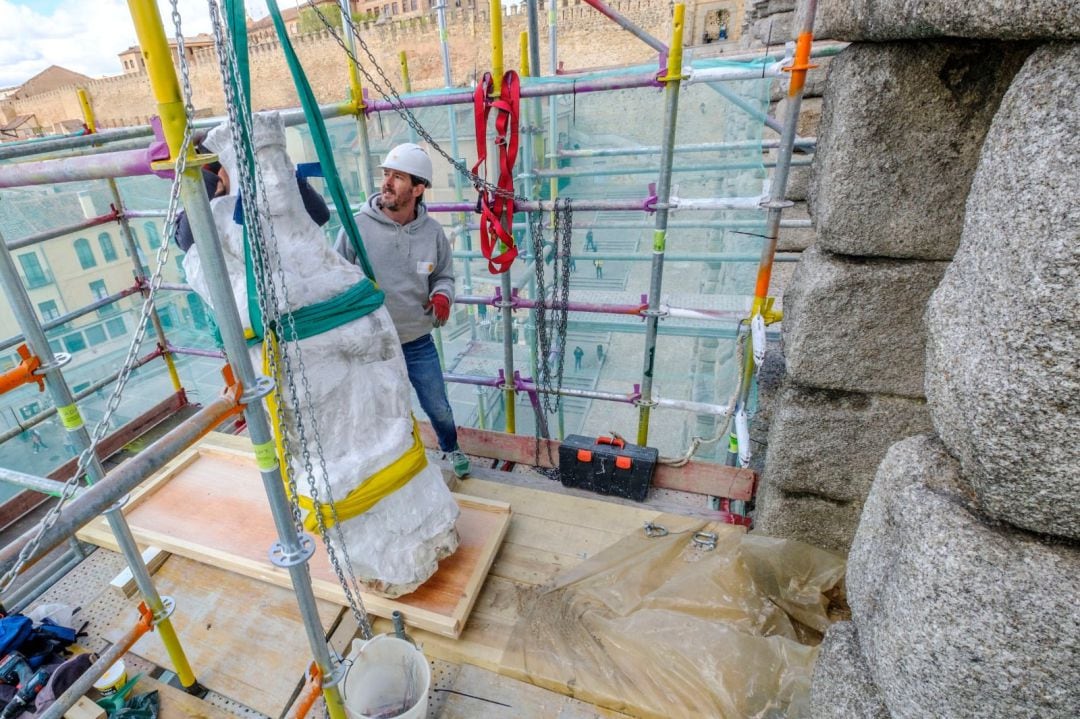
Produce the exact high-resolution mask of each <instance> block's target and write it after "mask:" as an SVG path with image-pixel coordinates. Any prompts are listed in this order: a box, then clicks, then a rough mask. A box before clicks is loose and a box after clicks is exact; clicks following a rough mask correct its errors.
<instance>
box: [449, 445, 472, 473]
mask: <svg viewBox="0 0 1080 719" xmlns="http://www.w3.org/2000/svg"><path fill="white" fill-rule="evenodd" d="M449 458H450V461H451V462H453V463H454V476H455V477H457V478H458V479H460V478H462V477H464V476H465V475H467V474H468V473H469V458H468V457H467V456H466V455H465V453H464V452H462V451H461V450H460V449H455V450H454V451H453V452H450V453H449Z"/></svg>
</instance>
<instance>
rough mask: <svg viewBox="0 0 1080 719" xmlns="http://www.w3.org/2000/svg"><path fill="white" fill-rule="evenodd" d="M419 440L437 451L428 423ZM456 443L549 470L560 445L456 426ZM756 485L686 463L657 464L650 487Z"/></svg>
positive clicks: (739, 475)
mask: <svg viewBox="0 0 1080 719" xmlns="http://www.w3.org/2000/svg"><path fill="white" fill-rule="evenodd" d="M420 437H421V438H422V439H423V440H424V445H425V446H426V447H428V448H429V449H438V442H437V440H436V439H435V431H434V430H433V429H432V428H431V424H430V423H429V422H421V423H420ZM458 444H459V445H460V446H461V449H462V450H463V451H464V452H465V453H466V454H471V455H475V456H478V457H490V458H492V459H498V460H502V461H505V462H513V463H514V464H528V465H532V466H536V467H549V468H550V467H557V466H558V458H559V445H560V444H561V443H560V442H558V441H557V440H553V439H542V440H540V444H539V452H538V451H537V440H536V438H535V437H530V436H524V435H516V434H505V433H503V432H492V431H490V430H483V429H474V428H472V427H458ZM552 460H554V461H552ZM756 482H757V473H756V472H754V471H753V470H750V469H742V468H739V467H728V466H725V465H722V464H714V463H712V462H699V461H695V460H690V461H689V462H687V463H686V464H685V465H683V466H682V467H671V466H669V465H666V464H658V465H657V466H656V474H655V475H653V481H652V486H654V487H658V488H660V489H674V490H678V491H680V492H693V493H695V494H704V495H707V496H710V497H726V498H728V499H742V500H748V499H751V498H753V496H754V485H755V484H756Z"/></svg>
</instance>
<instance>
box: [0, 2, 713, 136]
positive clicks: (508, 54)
mask: <svg viewBox="0 0 1080 719" xmlns="http://www.w3.org/2000/svg"><path fill="white" fill-rule="evenodd" d="M542 5H543V3H542ZM611 5H612V6H613V7H614V8H615V9H616V10H618V11H619V12H621V13H623V14H624V15H626V16H628V17H629V18H631V19H632V20H633V21H634V22H636V23H638V24H639V25H640V26H641V27H643V28H645V29H646V30H648V31H649V32H651V33H652V34H654V35H655V36H657V37H661V38H665V39H666V38H667V37H668V36H669V35H670V12H671V10H670V5H669V3H667V2H658V1H657V0H615V1H614V2H612V3H611ZM733 5H734V3H733ZM557 12H558V18H557V23H558V34H557V43H558V47H559V58H560V59H561V61H562V62H563V63H564V64H565V65H566V67H567V68H568V69H582V68H592V67H604V66H611V65H621V64H626V63H635V62H647V61H649V60H650V58H654V57H655V52H654V51H653V50H651V49H650V48H649V47H648V46H647V45H645V44H644V43H642V42H641V41H639V40H637V39H635V38H634V37H632V36H631V35H629V34H628V33H627V32H626V31H625V30H622V29H621V28H620V27H618V26H617V25H615V24H614V23H613V22H611V21H610V20H608V19H607V18H605V17H604V16H603V15H601V14H600V13H598V12H597V11H596V10H594V9H592V8H591V7H589V6H588V5H585V4H568V3H565V2H564V3H563V4H562V5H561V6H560V7H559V8H558V10H557ZM540 22H541V27H540V36H541V37H540V43H541V57H542V61H543V62H544V68H543V70H544V73H545V74H547V73H548V68H547V62H548V59H547V58H548V51H547V46H548V27H547V10H546V9H543V8H542V10H541V18H540ZM526 23H527V21H526V13H525V9H524V7H523V6H518V7H515V8H508V12H507V14H506V16H505V17H504V18H503V37H504V38H505V47H504V58H505V59H504V66H505V68H506V69H512V68H513V69H518V68H519V67H520V57H519V52H518V48H519V44H518V37H519V35H520V33H521V32H522V31H524V30H525V29H526ZM447 25H448V36H449V45H450V55H451V66H452V67H453V68H454V71H455V74H454V77H453V83H454V84H455V85H466V84H468V82H469V81H470V80H471V79H472V78H473V77H474V76H481V75H482V74H483V73H484V72H486V71H487V70H489V69H490V66H491V59H490V45H491V33H490V23H489V16H488V12H487V9H486V8H484V9H477V10H475V11H474V10H470V9H452V10H448V11H447ZM360 30H361V37H362V38H363V39H364V41H365V43H366V44H367V45H368V47H369V48H370V49H371V52H372V54H373V55H374V56H375V58H376V60H377V61H378V64H379V65H380V66H381V67H382V68H383V69H384V70H385V71H386V73H387V75H388V77H389V78H390V79H391V80H392V81H393V82H394V84H395V86H396V87H397V88H398V89H399V90H400V89H401V85H402V83H401V77H400V71H399V65H398V53H399V52H400V51H401V50H405V51H406V52H407V54H408V61H409V74H410V77H411V80H412V87H413V89H414V90H425V89H431V88H436V87H442V86H443V84H444V83H443V69H442V56H441V50H440V45H439V31H438V26H437V24H436V23H435V21H434V19H433V18H426V17H423V18H411V19H407V20H402V21H400V22H392V23H384V24H380V25H375V24H373V23H362V24H361V25H360ZM292 42H293V44H294V47H295V48H296V51H297V54H298V55H299V57H300V59H301V62H302V63H303V66H304V70H305V72H306V73H307V76H308V80H309V82H310V83H311V86H312V89H313V90H314V92H315V95H316V97H317V98H318V99H319V101H320V102H324V103H325V102H333V101H336V100H345V99H347V95H348V64H347V58H346V55H345V51H344V50H343V49H342V48H341V46H340V45H339V44H338V41H337V40H336V39H335V37H334V35H333V34H332V33H331V32H329V31H322V32H316V33H310V34H307V35H300V36H294V37H293V38H292ZM357 51H358V52H359V53H360V54H361V58H360V59H361V64H362V65H363V66H364V67H365V68H367V69H368V70H369V71H371V72H373V68H372V64H371V63H370V61H368V59H367V58H366V56H364V55H363V50H362V49H360V48H358V49H357ZM249 52H250V71H251V86H252V100H253V103H254V105H255V107H256V108H257V109H274V108H282V107H295V106H298V105H299V100H298V99H297V96H296V91H295V89H294V87H293V83H292V79H291V78H290V76H289V71H288V68H287V66H286V64H285V59H284V56H283V54H282V51H281V47H280V45H279V43H278V42H277V41H276V40H274V41H271V42H262V43H259V44H255V45H252V46H251V48H250V51H249ZM189 70H190V81H191V86H192V96H193V102H194V106H195V110H196V113H197V115H200V116H201V115H221V114H224V111H225V102H224V96H223V94H222V91H221V75H220V70H219V64H218V58H217V54H216V52H215V51H214V50H213V49H212V48H206V49H200V50H198V51H196V53H195V60H194V62H193V63H192V64H191V65H190V68H189ZM364 84H365V87H367V83H366V82H365V83H364ZM86 89H87V91H88V92H89V94H90V97H91V100H92V102H93V106H94V111H95V113H96V115H97V119H98V125H99V126H100V127H117V126H123V125H131V124H139V123H145V122H146V121H147V120H148V119H149V118H150V117H151V116H152V115H154V114H156V107H155V104H154V102H153V99H152V95H151V92H150V85H149V81H148V79H147V76H146V75H145V74H144V73H132V74H127V75H117V76H113V77H106V78H101V79H98V80H93V81H91V82H89V83H87V85H86ZM367 90H368V92H369V96H373V97H377V96H378V94H377V92H375V91H374V90H373V88H370V87H367ZM3 105H4V107H3V108H2V110H3V114H4V115H5V116H8V117H12V116H15V115H28V114H34V115H36V116H37V120H38V122H39V124H40V125H41V126H42V127H43V128H49V127H51V126H52V125H53V124H54V123H58V122H60V121H61V120H70V119H74V118H78V117H81V113H80V110H79V105H78V100H77V98H76V96H75V91H74V87H62V88H58V89H56V90H52V91H49V92H45V93H40V94H36V95H33V96H30V97H27V98H22V99H18V100H12V101H7V102H5V103H3Z"/></svg>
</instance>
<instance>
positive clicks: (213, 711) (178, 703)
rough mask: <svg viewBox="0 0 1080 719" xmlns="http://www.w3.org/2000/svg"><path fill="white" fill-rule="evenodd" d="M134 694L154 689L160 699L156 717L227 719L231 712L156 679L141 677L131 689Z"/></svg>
mask: <svg viewBox="0 0 1080 719" xmlns="http://www.w3.org/2000/svg"><path fill="white" fill-rule="evenodd" d="M132 691H133V692H134V693H135V694H147V693H149V692H153V691H156V692H157V693H158V699H160V700H161V708H160V711H159V712H158V719H229V717H232V714H229V713H228V712H226V711H222V710H221V709H218V708H217V707H215V706H213V705H212V704H209V703H207V702H204V701H203V700H202V699H199V698H197V697H193V696H191V695H190V694H188V693H187V692H185V691H182V690H180V689H177V688H176V687H171V686H169V685H168V684H162V683H161V682H159V681H157V680H156V679H151V678H150V677H143V678H142V679H140V680H139V682H138V684H136V685H135V689H134V690H132Z"/></svg>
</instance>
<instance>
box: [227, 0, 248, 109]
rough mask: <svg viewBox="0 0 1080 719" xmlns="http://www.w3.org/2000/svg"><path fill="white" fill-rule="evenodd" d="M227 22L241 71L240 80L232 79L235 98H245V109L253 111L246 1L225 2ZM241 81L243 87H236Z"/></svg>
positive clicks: (233, 0)
mask: <svg viewBox="0 0 1080 719" xmlns="http://www.w3.org/2000/svg"><path fill="white" fill-rule="evenodd" d="M225 18H226V19H225V22H226V23H227V24H228V26H229V27H230V28H231V29H232V40H233V52H234V53H235V54H236V65H237V69H238V70H239V71H240V77H239V78H232V80H231V82H232V84H233V91H234V97H242V98H244V107H245V108H247V109H251V76H250V73H249V71H248V36H247V18H246V17H245V12H244V0H225ZM238 79H239V82H240V85H241V87H236V82H237V80H238Z"/></svg>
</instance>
